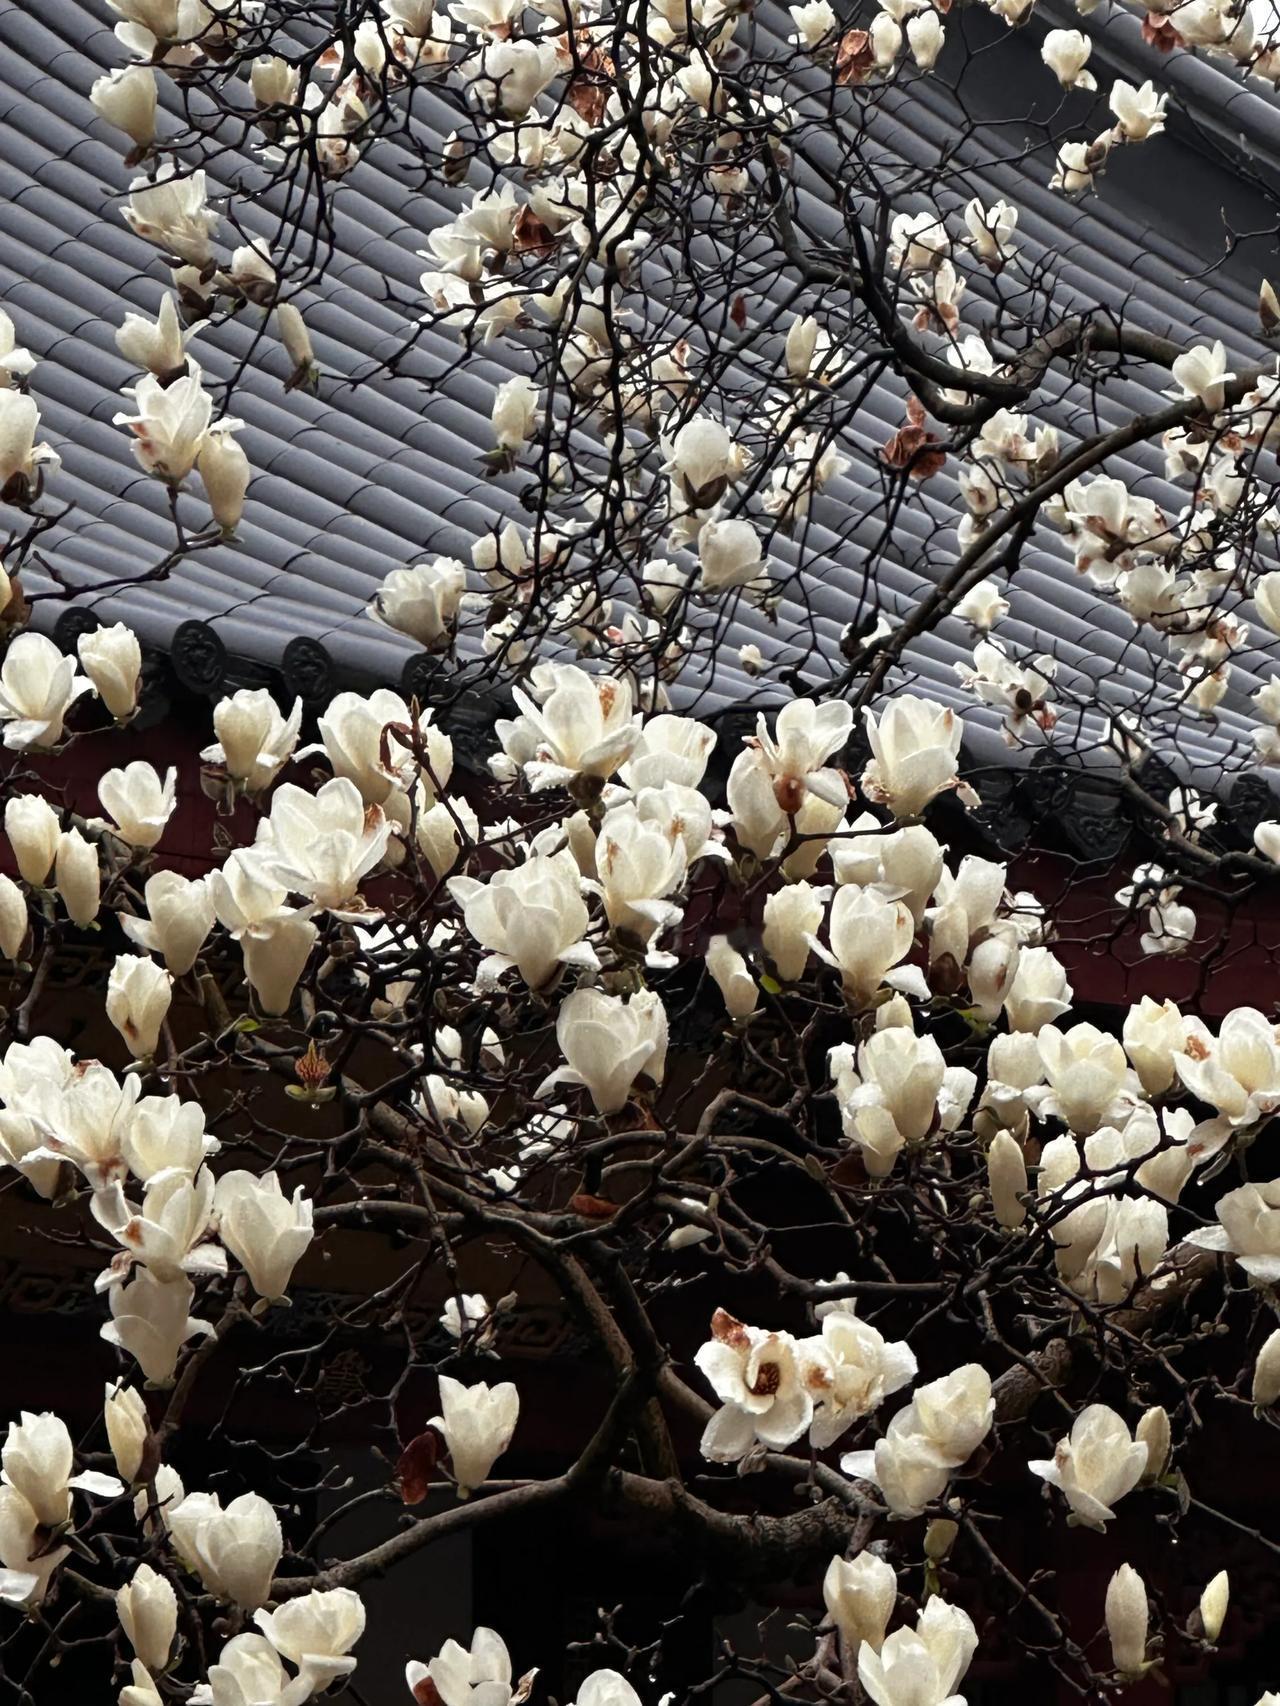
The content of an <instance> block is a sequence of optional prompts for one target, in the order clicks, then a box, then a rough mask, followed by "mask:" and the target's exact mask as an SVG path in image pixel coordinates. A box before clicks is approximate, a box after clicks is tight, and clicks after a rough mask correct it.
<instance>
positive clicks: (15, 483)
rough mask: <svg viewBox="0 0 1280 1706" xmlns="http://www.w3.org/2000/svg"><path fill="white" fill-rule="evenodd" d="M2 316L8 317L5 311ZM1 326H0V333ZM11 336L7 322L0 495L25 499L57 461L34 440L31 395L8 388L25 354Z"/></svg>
mask: <svg viewBox="0 0 1280 1706" xmlns="http://www.w3.org/2000/svg"><path fill="white" fill-rule="evenodd" d="M5 318H6V320H8V316H7V315H6V316H5ZM3 330H4V329H3V327H0V336H2V334H3ZM12 336H13V333H12V323H10V330H9V339H10V348H9V351H8V353H7V354H3V353H0V374H3V377H4V386H2V387H0V499H9V500H11V501H12V502H14V503H25V502H27V501H28V499H29V498H30V497H31V496H32V493H33V492H34V490H35V488H36V486H37V483H38V481H39V480H40V479H41V478H42V475H41V472H40V470H41V469H42V468H47V469H48V471H49V472H50V473H51V474H54V473H56V472H57V470H58V468H59V467H60V466H61V463H60V461H59V458H58V455H57V452H56V451H54V450H53V449H52V447H51V446H50V445H48V444H44V443H41V444H37V443H36V433H37V432H38V431H39V430H40V411H39V409H38V408H37V407H36V400H35V398H34V397H32V396H30V395H28V393H27V392H25V391H15V390H13V389H12V385H11V381H10V377H9V376H10V373H12V372H17V371H20V370H19V369H18V368H16V367H11V366H10V365H9V364H10V363H12V362H13V360H14V357H15V356H19V355H25V354H26V351H25V350H15V349H13V347H12V341H11V340H12ZM22 637H23V636H20V638H22ZM32 637H33V638H34V637H35V636H32ZM45 643H46V645H48V644H50V643H51V642H49V641H46V642H45Z"/></svg>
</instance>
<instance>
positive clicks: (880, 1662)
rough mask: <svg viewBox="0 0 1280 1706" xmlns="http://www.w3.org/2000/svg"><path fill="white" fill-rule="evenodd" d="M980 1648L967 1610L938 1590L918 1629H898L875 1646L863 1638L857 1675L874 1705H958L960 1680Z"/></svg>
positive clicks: (960, 1699) (918, 1624)
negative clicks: (947, 1601) (878, 1648)
mask: <svg viewBox="0 0 1280 1706" xmlns="http://www.w3.org/2000/svg"><path fill="white" fill-rule="evenodd" d="M977 1648H978V1631H977V1630H976V1629H975V1628H974V1626H973V1621H972V1619H971V1618H970V1617H969V1615H968V1613H967V1612H964V1611H961V1609H960V1607H959V1606H957V1605H948V1604H947V1603H946V1601H945V1600H943V1599H940V1598H939V1597H938V1596H937V1595H936V1594H935V1595H934V1596H933V1597H932V1598H931V1599H930V1600H929V1601H928V1602H927V1604H926V1605H925V1607H924V1609H923V1611H921V1613H920V1615H919V1616H918V1617H917V1618H916V1626H915V1631H914V1633H913V1632H912V1631H911V1630H909V1629H895V1630H894V1632H893V1634H892V1635H890V1636H888V1637H887V1638H886V1640H885V1641H884V1644H883V1645H882V1646H881V1648H880V1650H879V1651H878V1652H877V1651H876V1649H875V1647H874V1646H872V1644H871V1643H870V1642H869V1641H864V1642H863V1644H862V1646H861V1648H860V1649H859V1652H858V1680H859V1681H860V1682H861V1684H862V1686H863V1688H865V1689H866V1691H867V1694H868V1696H869V1697H870V1699H871V1700H872V1701H874V1703H875V1706H955V1703H957V1702H959V1701H962V1700H963V1696H962V1695H958V1694H957V1693H956V1692H955V1690H956V1685H957V1684H958V1683H959V1681H960V1679H961V1677H962V1676H963V1675H964V1673H965V1671H966V1670H968V1668H969V1661H970V1659H972V1657H973V1655H974V1653H975V1652H976V1651H977Z"/></svg>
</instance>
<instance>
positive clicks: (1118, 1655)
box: [1106, 1564, 1147, 1677]
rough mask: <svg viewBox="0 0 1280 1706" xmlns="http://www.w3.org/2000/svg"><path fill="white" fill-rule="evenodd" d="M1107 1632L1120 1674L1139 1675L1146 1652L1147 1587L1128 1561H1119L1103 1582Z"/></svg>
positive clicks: (1112, 1655)
mask: <svg viewBox="0 0 1280 1706" xmlns="http://www.w3.org/2000/svg"><path fill="white" fill-rule="evenodd" d="M1106 1620H1107V1634H1108V1636H1109V1637H1110V1640H1111V1657H1112V1659H1113V1660H1114V1662H1115V1667H1116V1669H1117V1670H1118V1671H1119V1672H1120V1674H1121V1676H1133V1677H1136V1676H1140V1675H1141V1674H1142V1671H1143V1668H1144V1662H1145V1660H1146V1656H1147V1590H1146V1588H1145V1586H1144V1585H1143V1581H1142V1577H1141V1576H1140V1575H1139V1574H1138V1572H1137V1571H1136V1570H1135V1569H1134V1568H1133V1566H1132V1565H1131V1564H1121V1566H1120V1568H1119V1569H1118V1570H1117V1571H1116V1573H1115V1575H1114V1576H1112V1578H1111V1580H1110V1582H1109V1583H1108V1584H1107V1601H1106Z"/></svg>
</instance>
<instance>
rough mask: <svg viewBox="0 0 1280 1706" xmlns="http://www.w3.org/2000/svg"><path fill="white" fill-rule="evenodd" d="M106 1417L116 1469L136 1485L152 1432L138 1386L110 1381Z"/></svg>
mask: <svg viewBox="0 0 1280 1706" xmlns="http://www.w3.org/2000/svg"><path fill="white" fill-rule="evenodd" d="M102 1418H103V1421H104V1422H105V1423H106V1429H107V1442H108V1444H109V1445H110V1446H111V1455H112V1456H113V1457H114V1458H115V1461H116V1468H117V1469H118V1470H119V1471H120V1475H121V1478H122V1479H123V1480H124V1481H126V1482H129V1483H132V1482H134V1481H136V1480H137V1478H138V1471H139V1469H140V1468H141V1467H142V1459H143V1455H144V1453H145V1451H146V1446H147V1440H148V1438H149V1437H150V1433H151V1429H150V1424H149V1423H148V1420H147V1407H146V1404H145V1403H144V1402H143V1399H142V1394H141V1393H140V1392H139V1391H138V1389H137V1387H136V1386H121V1385H119V1384H118V1383H114V1382H112V1381H108V1382H107V1395H106V1400H105V1402H104V1403H103V1406H102Z"/></svg>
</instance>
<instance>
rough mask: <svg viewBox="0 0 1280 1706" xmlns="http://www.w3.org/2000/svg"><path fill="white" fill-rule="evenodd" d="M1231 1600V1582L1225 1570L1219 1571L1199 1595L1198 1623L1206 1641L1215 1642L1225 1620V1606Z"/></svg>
mask: <svg viewBox="0 0 1280 1706" xmlns="http://www.w3.org/2000/svg"><path fill="white" fill-rule="evenodd" d="M1230 1598H1231V1582H1230V1579H1229V1578H1228V1576H1227V1572H1226V1571H1225V1570H1219V1571H1218V1573H1217V1575H1216V1576H1215V1577H1214V1578H1213V1580H1212V1581H1211V1582H1210V1583H1209V1584H1208V1585H1207V1586H1206V1588H1205V1590H1204V1592H1203V1593H1202V1594H1201V1595H1200V1622H1201V1625H1202V1626H1203V1628H1204V1638H1205V1640H1206V1641H1216V1640H1217V1639H1218V1636H1219V1635H1221V1633H1222V1625H1223V1624H1224V1623H1225V1622H1226V1620H1227V1605H1228V1602H1229V1601H1230Z"/></svg>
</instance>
